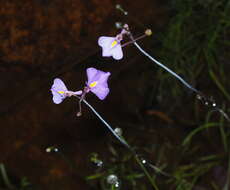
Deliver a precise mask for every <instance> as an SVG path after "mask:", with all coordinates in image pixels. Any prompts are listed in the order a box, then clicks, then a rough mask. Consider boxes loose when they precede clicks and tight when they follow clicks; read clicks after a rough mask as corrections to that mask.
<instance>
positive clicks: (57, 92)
mask: <svg viewBox="0 0 230 190" xmlns="http://www.w3.org/2000/svg"><path fill="white" fill-rule="evenodd" d="M50 90H51V92H52V94H53V102H54V103H55V104H60V103H61V102H62V101H63V100H64V99H65V98H66V97H70V96H72V95H81V94H82V91H81V90H79V91H76V92H73V91H68V90H67V88H66V86H65V84H64V82H63V81H62V80H61V79H59V78H56V79H54V83H53V85H52V87H51V89H50Z"/></svg>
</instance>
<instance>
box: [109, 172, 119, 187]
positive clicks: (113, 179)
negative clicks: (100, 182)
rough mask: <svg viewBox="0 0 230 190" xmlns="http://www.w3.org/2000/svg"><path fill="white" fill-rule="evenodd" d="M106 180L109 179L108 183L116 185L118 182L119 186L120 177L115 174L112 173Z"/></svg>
mask: <svg viewBox="0 0 230 190" xmlns="http://www.w3.org/2000/svg"><path fill="white" fill-rule="evenodd" d="M106 180H107V183H108V184H110V185H115V186H116V185H117V184H118V186H119V182H118V177H117V176H116V175H114V174H110V175H109V176H108V177H107V179H106Z"/></svg>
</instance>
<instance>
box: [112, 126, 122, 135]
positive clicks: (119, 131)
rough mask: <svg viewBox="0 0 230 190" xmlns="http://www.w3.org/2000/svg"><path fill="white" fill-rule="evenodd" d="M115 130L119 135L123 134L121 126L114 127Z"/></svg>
mask: <svg viewBox="0 0 230 190" xmlns="http://www.w3.org/2000/svg"><path fill="white" fill-rule="evenodd" d="M114 132H115V133H116V134H117V135H118V136H122V129H121V128H118V127H117V128H116V129H114Z"/></svg>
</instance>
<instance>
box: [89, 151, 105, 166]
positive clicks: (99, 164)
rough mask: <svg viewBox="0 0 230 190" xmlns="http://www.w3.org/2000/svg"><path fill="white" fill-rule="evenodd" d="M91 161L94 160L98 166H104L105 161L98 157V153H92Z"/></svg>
mask: <svg viewBox="0 0 230 190" xmlns="http://www.w3.org/2000/svg"><path fill="white" fill-rule="evenodd" d="M90 161H91V162H93V163H94V164H95V165H96V166H97V167H102V166H103V161H102V160H100V159H98V154H97V153H92V155H91V157H90Z"/></svg>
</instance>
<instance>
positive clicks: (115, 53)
mask: <svg viewBox="0 0 230 190" xmlns="http://www.w3.org/2000/svg"><path fill="white" fill-rule="evenodd" d="M120 41H121V40H119V38H118V37H107V36H102V37H100V38H99V39H98V45H99V46H101V47H102V56H103V57H110V56H112V57H113V58H114V59H116V60H120V59H122V57H123V52H122V48H121V43H120Z"/></svg>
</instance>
